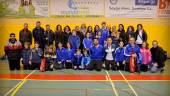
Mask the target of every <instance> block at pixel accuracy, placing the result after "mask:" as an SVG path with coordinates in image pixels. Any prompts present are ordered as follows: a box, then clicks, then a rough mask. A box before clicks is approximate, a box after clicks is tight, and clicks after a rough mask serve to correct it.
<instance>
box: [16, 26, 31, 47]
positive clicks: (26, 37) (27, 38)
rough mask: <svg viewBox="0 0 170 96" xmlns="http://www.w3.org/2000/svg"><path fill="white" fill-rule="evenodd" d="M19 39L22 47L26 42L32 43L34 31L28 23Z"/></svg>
mask: <svg viewBox="0 0 170 96" xmlns="http://www.w3.org/2000/svg"><path fill="white" fill-rule="evenodd" d="M19 41H20V42H21V44H22V47H24V43H25V42H28V43H29V44H32V33H31V31H30V30H29V29H28V24H27V23H25V24H24V28H23V29H22V30H21V31H20V32H19Z"/></svg>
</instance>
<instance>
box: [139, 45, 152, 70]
mask: <svg viewBox="0 0 170 96" xmlns="http://www.w3.org/2000/svg"><path fill="white" fill-rule="evenodd" d="M148 46H149V44H148V43H147V42H143V43H142V48H141V49H140V52H141V55H142V65H141V70H142V71H147V70H148V67H149V65H150V63H151V58H152V57H151V51H150V49H149V48H148Z"/></svg>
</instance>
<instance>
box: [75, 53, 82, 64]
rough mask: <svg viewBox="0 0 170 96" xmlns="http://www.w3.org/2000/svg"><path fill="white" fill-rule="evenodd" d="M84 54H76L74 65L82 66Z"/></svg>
mask: <svg viewBox="0 0 170 96" xmlns="http://www.w3.org/2000/svg"><path fill="white" fill-rule="evenodd" d="M81 60H82V54H79V55H78V54H74V65H78V66H80V65H81Z"/></svg>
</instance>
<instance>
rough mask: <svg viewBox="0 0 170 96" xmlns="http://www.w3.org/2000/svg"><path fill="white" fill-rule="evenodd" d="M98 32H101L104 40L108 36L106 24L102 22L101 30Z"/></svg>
mask: <svg viewBox="0 0 170 96" xmlns="http://www.w3.org/2000/svg"><path fill="white" fill-rule="evenodd" d="M100 31H101V32H102V37H103V38H104V40H106V39H107V37H108V36H109V30H108V29H107V28H106V22H102V28H101V29H100Z"/></svg>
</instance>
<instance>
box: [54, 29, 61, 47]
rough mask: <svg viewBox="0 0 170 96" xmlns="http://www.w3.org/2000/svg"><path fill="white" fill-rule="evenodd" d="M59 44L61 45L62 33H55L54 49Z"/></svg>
mask: <svg viewBox="0 0 170 96" xmlns="http://www.w3.org/2000/svg"><path fill="white" fill-rule="evenodd" d="M59 42H61V43H63V32H62V31H61V32H57V31H56V32H55V45H56V47H57V46H58V43H59Z"/></svg>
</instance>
